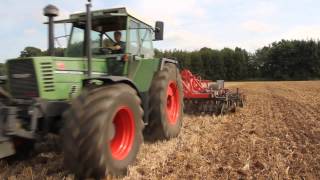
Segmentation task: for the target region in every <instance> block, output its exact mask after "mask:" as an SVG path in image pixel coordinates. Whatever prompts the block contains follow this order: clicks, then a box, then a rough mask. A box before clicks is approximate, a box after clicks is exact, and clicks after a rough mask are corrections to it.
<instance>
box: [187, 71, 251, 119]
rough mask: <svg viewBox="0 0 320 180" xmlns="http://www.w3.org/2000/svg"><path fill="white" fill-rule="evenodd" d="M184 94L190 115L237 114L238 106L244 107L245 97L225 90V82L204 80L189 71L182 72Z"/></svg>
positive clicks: (239, 93)
mask: <svg viewBox="0 0 320 180" xmlns="http://www.w3.org/2000/svg"><path fill="white" fill-rule="evenodd" d="M181 78H182V82H183V92H184V104H185V107H184V111H185V113H189V114H199V113H200V114H202V113H204V114H215V115H220V114H221V115H222V114H226V113H228V112H235V111H236V108H237V106H240V107H243V105H244V101H245V96H244V95H243V93H241V92H239V89H238V88H237V90H236V92H233V91H231V90H230V89H226V88H224V81H223V80H218V81H217V82H213V81H210V80H202V79H201V77H200V76H196V75H194V74H192V73H191V72H190V71H189V70H186V69H185V70H182V71H181Z"/></svg>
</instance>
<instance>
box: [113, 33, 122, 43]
mask: <svg viewBox="0 0 320 180" xmlns="http://www.w3.org/2000/svg"><path fill="white" fill-rule="evenodd" d="M114 40H116V42H120V41H121V32H120V31H116V32H114Z"/></svg>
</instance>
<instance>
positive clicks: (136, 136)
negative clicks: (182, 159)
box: [62, 84, 143, 178]
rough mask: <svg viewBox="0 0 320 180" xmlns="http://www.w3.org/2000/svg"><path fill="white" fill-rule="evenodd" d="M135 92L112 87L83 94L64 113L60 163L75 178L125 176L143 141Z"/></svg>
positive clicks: (121, 85)
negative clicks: (62, 163)
mask: <svg viewBox="0 0 320 180" xmlns="http://www.w3.org/2000/svg"><path fill="white" fill-rule="evenodd" d="M142 115H143V110H142V108H141V100H140V98H139V97H138V96H137V94H136V91H135V90H134V89H132V88H131V87H130V86H128V85H126V84H115V85H110V86H106V87H101V88H97V89H93V90H91V91H84V92H83V93H82V94H81V95H80V96H79V97H78V98H76V99H75V100H74V101H73V103H72V106H71V108H70V110H68V112H66V114H65V118H66V121H65V126H64V129H63V131H62V135H63V149H64V156H65V159H64V163H65V165H66V167H67V168H69V169H70V170H71V171H72V172H74V173H75V174H76V175H77V176H78V177H96V178H101V177H105V176H106V175H107V174H108V173H110V174H112V175H116V176H122V175H125V174H126V172H127V167H128V165H130V164H132V163H133V161H134V160H135V158H136V155H137V153H138V150H139V147H140V145H141V143H142V141H143V137H142V129H143V122H142Z"/></svg>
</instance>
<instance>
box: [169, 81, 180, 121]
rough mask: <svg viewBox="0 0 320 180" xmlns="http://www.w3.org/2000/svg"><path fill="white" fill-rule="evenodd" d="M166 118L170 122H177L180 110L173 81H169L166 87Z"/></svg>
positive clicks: (175, 85) (176, 88)
mask: <svg viewBox="0 0 320 180" xmlns="http://www.w3.org/2000/svg"><path fill="white" fill-rule="evenodd" d="M166 108H167V119H168V121H169V123H170V124H172V125H174V124H176V123H177V120H178V116H179V111H180V99H179V91H178V86H177V84H176V82H175V81H170V82H169V85H168V89H167V107H166Z"/></svg>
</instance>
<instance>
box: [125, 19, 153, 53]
mask: <svg viewBox="0 0 320 180" xmlns="http://www.w3.org/2000/svg"><path fill="white" fill-rule="evenodd" d="M132 22H133V23H135V24H136V26H135V27H132V26H131V23H132ZM132 30H136V31H137V37H138V41H137V42H138V44H137V51H136V52H132V50H131V49H130V47H131V46H130V44H131V37H130V35H131V33H130V32H131V31H132ZM127 32H128V33H127V39H128V42H127V47H128V48H127V49H128V53H131V54H132V55H136V56H139V57H141V58H144V59H150V58H153V57H154V47H153V37H154V32H153V29H152V27H150V26H148V25H147V24H145V23H143V22H141V21H139V20H137V19H135V18H132V17H131V18H128V28H127ZM146 32H147V33H148V34H145V33H146ZM144 35H148V38H147V40H144V41H143V40H142V39H141V38H143V36H144ZM146 45H148V47H147V46H146Z"/></svg>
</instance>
